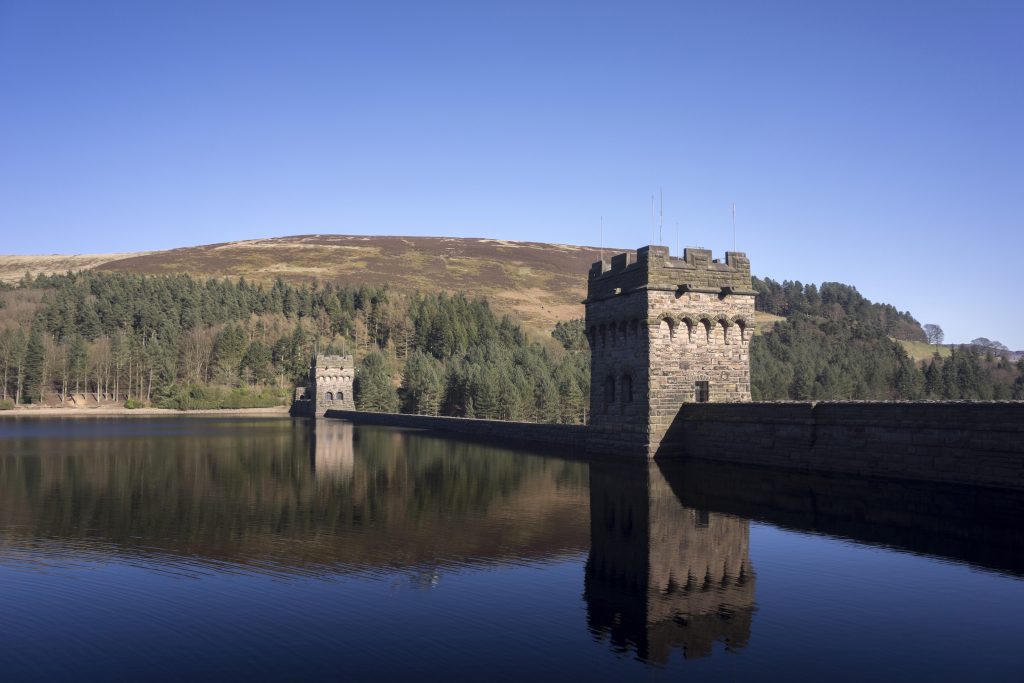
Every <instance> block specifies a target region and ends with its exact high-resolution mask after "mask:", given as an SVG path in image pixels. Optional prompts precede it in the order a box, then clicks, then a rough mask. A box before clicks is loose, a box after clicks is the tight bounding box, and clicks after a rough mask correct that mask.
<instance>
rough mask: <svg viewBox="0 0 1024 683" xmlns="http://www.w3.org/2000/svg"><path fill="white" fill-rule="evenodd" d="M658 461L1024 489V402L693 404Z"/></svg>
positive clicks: (602, 447) (385, 417) (595, 440)
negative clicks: (685, 461) (681, 461)
mask: <svg viewBox="0 0 1024 683" xmlns="http://www.w3.org/2000/svg"><path fill="white" fill-rule="evenodd" d="M326 417H328V418H336V419H342V420H348V421H351V422H355V423H357V424H370V425H382V426H391V427H402V428H410V429H426V430H432V431H439V432H446V433H450V434H454V435H460V436H463V437H470V438H474V439H483V440H487V441H492V442H494V443H501V442H508V443H526V444H536V445H540V446H546V447H552V448H555V449H558V450H560V451H562V452H564V453H566V454H575V455H577V456H588V457H591V456H603V457H604V459H607V457H610V456H617V457H619V458H621V459H624V460H640V461H643V460H645V459H646V457H645V455H644V454H643V452H642V451H638V450H628V451H627V450H616V449H615V448H613V447H611V448H610V447H609V445H608V441H607V440H606V439H605V438H604V436H605V435H604V434H603V433H597V432H594V431H592V430H591V428H590V427H587V426H584V425H560V424H542V423H527V422H506V421H502V420H477V419H470V418H457V417H429V416H424V415H401V414H393V413H368V412H360V411H353V410H328V411H327V413H326ZM654 457H655V459H656V460H658V461H663V460H671V459H688V460H701V461H708V462H716V463H723V464H733V465H748V466H757V467H771V468H777V469H785V470H792V471H799V472H804V473H826V474H840V475H856V476H859V477H873V478H886V479H902V480H911V481H929V482H940V483H947V484H966V485H972V486H987V487H994V488H1001V489H1015V490H1024V402H988V403H986V402H935V403H931V402H928V403H925V402H920V403H911V402H906V403H901V402H877V403H875V402H836V403H825V402H821V403H703V404H698V403H691V404H686V405H684V406H683V407H682V408H681V410H680V411H679V413H678V414H677V416H676V418H675V420H674V421H673V422H672V424H671V426H670V427H669V429H668V431H667V433H666V435H665V438H664V439H663V440H662V442H661V444H660V445H659V446H658V448H657V451H656V453H655V456H654Z"/></svg>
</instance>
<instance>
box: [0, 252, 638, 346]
mask: <svg viewBox="0 0 1024 683" xmlns="http://www.w3.org/2000/svg"><path fill="white" fill-rule="evenodd" d="M611 251H613V249H611V248H607V249H606V250H605V252H606V254H607V253H610V252H611ZM618 251H623V250H621V249H620V250H618ZM598 258H600V250H599V249H598V248H597V247H581V246H573V245H565V244H546V243H542V242H514V241H509V240H496V239H485V238H468V237H373V236H362V235H295V236H291V237H275V238H267V239H254V240H244V241H239V242H222V243H218V244H208V245H202V246H195V247H183V248H179V249H170V250H166V251H154V252H145V253H137V254H108V255H102V254H99V255H80V256H55V255H54V256H0V280H4V281H7V282H15V281H17V280H18V279H20V278H21V277H22V276H23V275H24V274H25V272H26V271H30V272H32V273H33V274H35V273H40V272H42V273H54V272H58V273H62V272H66V271H68V270H83V269H90V268H98V269H102V270H109V271H120V272H130V273H146V274H170V273H188V274H190V275H195V276H198V277H203V278H205V277H231V278H238V277H245V278H246V279H247V280H251V281H257V282H272V281H273V280H274V279H276V278H278V277H280V278H281V279H283V280H285V281H287V282H312V281H313V280H320V281H334V282H339V283H342V284H347V285H361V284H366V285H385V284H387V285H389V286H391V287H393V288H395V289H399V290H403V291H412V290H416V289H418V290H421V291H425V292H437V291H442V290H443V291H449V292H465V293H466V294H467V295H470V296H473V295H479V296H484V297H487V298H488V299H489V300H490V301H491V303H492V305H493V306H494V308H495V310H496V311H499V312H508V313H513V314H515V315H516V316H517V317H518V318H520V319H521V320H522V321H523V322H524V323H526V324H527V326H528V327H530V328H533V329H535V330H547V329H550V328H551V327H552V326H553V325H554V323H555V322H556V321H557V320H568V319H570V318H575V317H580V316H582V314H583V307H582V306H581V305H580V301H582V299H583V298H584V296H585V295H586V273H587V271H588V269H589V268H590V264H591V263H593V262H594V261H596V260H597V259H598Z"/></svg>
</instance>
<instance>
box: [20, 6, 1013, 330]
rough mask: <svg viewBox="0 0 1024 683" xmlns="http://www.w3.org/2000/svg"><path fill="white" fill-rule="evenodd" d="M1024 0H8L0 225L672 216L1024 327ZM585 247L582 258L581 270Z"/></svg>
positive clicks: (552, 224)
mask: <svg viewBox="0 0 1024 683" xmlns="http://www.w3.org/2000/svg"><path fill="white" fill-rule="evenodd" d="M1022 26H1024V2H1019V1H1014V2H1005V3H998V2H983V1H972V2H967V1H966V0H964V1H962V2H934V1H931V0H929V1H927V2H925V1H924V0H921V1H919V2H900V1H898V0H896V1H894V0H886V1H884V2H868V1H866V0H861V1H857V2H832V1H827V0H808V1H807V2H798V3H797V2H776V1H773V2H762V1H755V2H749V3H746V2H711V1H708V2H701V3H697V2H682V1H678V2H666V3H642V2H622V3H615V4H604V3H599V2H596V1H595V2H554V1H546V2H537V3H532V2H525V1H515V2H512V1H505V2H486V1H483V2H480V1H474V2H465V3H449V2H430V1H427V0H422V1H419V2H410V3H392V2H380V1H374V2H361V3H354V2H348V3H346V2H341V1H337V2H323V3H316V2H296V1H293V2H278V3H265V2H254V1H246V2H223V1H209V2H207V1H202V2H200V1H194V2H189V1H185V0H178V1H168V2H156V1H153V2H137V1H134V0H132V1H130V2H124V3H115V2H102V1H100V0H95V1H93V2H79V1H72V2H49V1H46V0H24V1H17V0H0V253H15V254H32V253H88V252H109V251H130V250H147V249H162V248H168V247H176V246H188V245H193V244H203V243H210V242H218V241H227V240H236V239H246V238H254V237H264V236H280V235H289V234H302V233H346V234H406V235H450V236H483V237H497V238H503V239H516V240H537V241H553V242H564V243H572V244H597V243H598V241H599V236H598V232H599V231H598V225H599V220H600V217H601V216H603V217H604V226H605V228H604V243H605V244H606V245H612V246H620V247H636V246H639V245H642V244H646V243H649V242H650V241H651V234H652V232H651V205H650V201H651V199H650V198H651V194H652V192H654V193H656V192H657V191H658V189H659V188H663V191H664V206H665V231H664V235H665V238H664V241H665V242H666V243H667V244H669V245H670V246H671V247H672V248H673V250H674V249H675V244H676V236H675V233H676V225H677V224H678V225H679V232H680V237H679V241H680V243H681V244H682V245H683V246H686V245H700V246H705V247H708V248H711V249H713V250H714V251H715V252H716V253H718V254H720V253H721V252H723V251H724V250H725V249H727V248H731V246H732V234H731V227H730V209H729V207H730V204H731V203H732V202H736V205H737V223H738V246H739V249H740V250H742V251H746V252H747V253H748V254H749V255H750V258H751V261H752V264H753V268H754V271H755V273H757V274H759V275H762V276H768V277H773V278H776V279H779V280H781V279H799V280H801V281H804V282H821V281H823V280H836V281H841V282H847V283H850V284H853V285H856V286H857V287H858V288H859V289H860V290H861V292H862V293H864V294H865V295H866V296H868V297H869V298H871V299H874V300H881V301H887V302H889V303H892V304H894V305H896V306H897V307H899V308H901V309H909V310H910V311H911V312H912V313H914V315H915V316H916V317H917V318H918V319H919V320H920V321H921V322H922V323H927V322H935V323H938V324H940V325H941V326H942V327H943V328H944V329H945V330H946V336H947V341H958V342H959V341H969V340H970V339H972V338H974V337H978V336H986V337H989V338H992V339H997V340H1000V341H1002V342H1004V343H1006V344H1007V345H1009V346H1011V347H1013V348H1015V349H1024V303H1022V302H1021V299H1022V297H1021V290H1022V287H1021V280H1022V278H1021V273H1022V271H1024V261H1022V259H1021V255H1022V252H1024V236H1022V230H1021V228H1022V215H1024V212H1022V208H1024V207H1022V203H1024V39H1022V38H1021V35H1022V34H1021V30H1022ZM582 276H583V274H582V273H581V277H582Z"/></svg>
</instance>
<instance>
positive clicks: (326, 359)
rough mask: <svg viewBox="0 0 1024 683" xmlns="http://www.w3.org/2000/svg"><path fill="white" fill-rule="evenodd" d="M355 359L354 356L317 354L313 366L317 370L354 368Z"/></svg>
mask: <svg viewBox="0 0 1024 683" xmlns="http://www.w3.org/2000/svg"><path fill="white" fill-rule="evenodd" d="M355 366H356V365H355V361H354V360H353V359H352V356H350V355H349V356H316V357H315V358H314V359H313V367H315V368H316V369H317V370H335V369H340V370H344V369H351V368H354V367H355Z"/></svg>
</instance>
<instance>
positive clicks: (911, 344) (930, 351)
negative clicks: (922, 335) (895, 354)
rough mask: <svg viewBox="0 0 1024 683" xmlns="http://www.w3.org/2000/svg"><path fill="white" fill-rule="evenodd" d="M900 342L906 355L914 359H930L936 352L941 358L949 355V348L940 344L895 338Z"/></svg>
mask: <svg viewBox="0 0 1024 683" xmlns="http://www.w3.org/2000/svg"><path fill="white" fill-rule="evenodd" d="M896 341H898V342H899V343H900V344H902V345H903V348H904V350H906V352H907V355H909V356H910V357H911V358H913V359H914V360H915V361H918V362H920V361H923V360H930V359H931V357H932V356H934V355H935V354H936V353H937V354H939V355H940V356H942V357H943V358H945V357H947V356H949V355H950V348H949V347H948V346H940V345H938V344H928V343H925V342H917V341H907V340H905V339H897V340H896Z"/></svg>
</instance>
